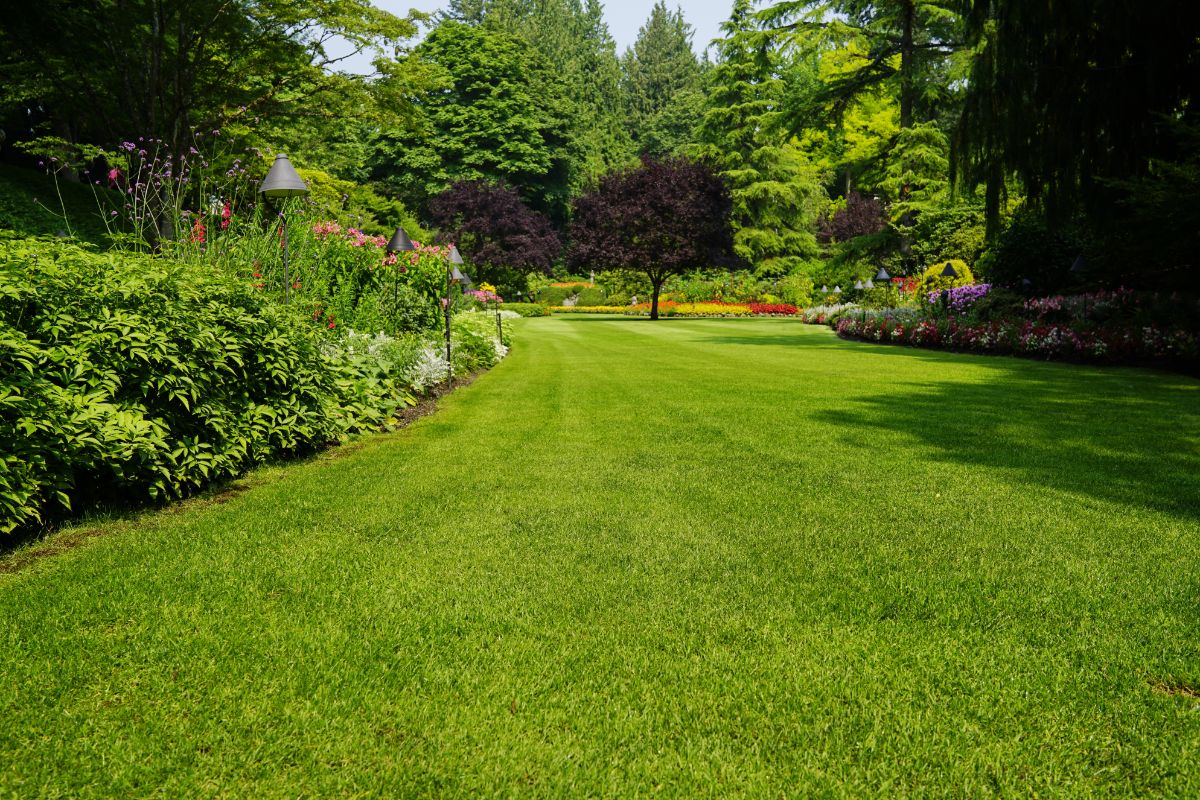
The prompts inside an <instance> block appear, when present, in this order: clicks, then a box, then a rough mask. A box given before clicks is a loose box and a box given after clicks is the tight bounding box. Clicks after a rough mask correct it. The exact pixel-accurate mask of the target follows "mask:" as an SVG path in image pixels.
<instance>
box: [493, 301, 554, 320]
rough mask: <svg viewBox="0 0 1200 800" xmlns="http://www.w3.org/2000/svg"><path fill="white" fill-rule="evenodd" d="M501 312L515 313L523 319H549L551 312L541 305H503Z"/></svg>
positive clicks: (501, 305)
mask: <svg viewBox="0 0 1200 800" xmlns="http://www.w3.org/2000/svg"><path fill="white" fill-rule="evenodd" d="M500 310H501V311H514V312H516V313H518V314H520V315H521V316H522V317H548V316H550V310H549V309H548V308H546V306H544V305H541V304H540V303H501V304H500Z"/></svg>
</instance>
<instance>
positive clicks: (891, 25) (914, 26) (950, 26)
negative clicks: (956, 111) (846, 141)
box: [759, 0, 964, 128]
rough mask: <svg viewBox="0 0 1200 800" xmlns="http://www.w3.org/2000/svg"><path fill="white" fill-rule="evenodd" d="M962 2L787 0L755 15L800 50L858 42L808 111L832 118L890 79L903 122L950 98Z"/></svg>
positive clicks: (921, 117)
mask: <svg viewBox="0 0 1200 800" xmlns="http://www.w3.org/2000/svg"><path fill="white" fill-rule="evenodd" d="M962 4H963V0H785V2H781V3H776V4H774V5H772V6H769V7H768V8H765V9H763V10H762V11H761V12H759V17H760V19H761V20H762V21H763V22H764V23H765V24H766V25H768V26H771V27H772V28H773V29H774V30H775V31H776V32H777V33H781V34H784V35H787V36H788V37H789V38H791V39H792V40H793V41H794V42H795V43H796V44H797V45H799V46H800V47H802V48H808V49H812V48H814V47H815V48H828V47H830V46H833V47H842V46H845V45H846V44H847V43H848V42H850V41H854V40H857V41H860V42H862V43H863V45H864V52H862V54H861V56H860V57H859V58H858V59H857V63H856V64H855V65H854V66H853V67H852V68H850V69H847V70H845V71H843V72H841V73H840V74H838V75H837V76H836V78H835V79H834V80H832V81H830V82H829V83H828V84H827V85H826V86H825V87H824V88H823V91H821V92H819V93H817V94H816V95H814V97H813V101H814V102H813V105H812V107H810V108H808V109H804V111H805V113H808V112H812V111H821V112H824V113H826V114H829V115H832V116H836V115H838V114H840V113H841V112H842V111H844V110H845V109H846V107H847V106H848V105H849V104H850V103H851V102H853V100H854V99H855V98H857V97H858V96H859V94H861V93H862V92H864V91H868V90H869V89H871V88H872V87H875V86H878V85H880V84H891V85H893V86H894V87H895V94H896V96H897V97H898V98H899V102H900V127H901V128H909V127H911V126H912V125H913V124H914V123H916V122H919V121H928V120H930V119H933V118H935V117H936V116H937V115H938V111H939V110H940V107H941V106H943V105H944V104H945V103H946V101H947V100H948V99H949V92H950V88H951V81H950V80H949V77H948V76H949V75H950V72H951V65H950V61H951V59H952V58H953V57H954V55H955V54H956V53H957V52H958V51H959V50H961V49H962V47H963V41H964V39H963V27H962V26H963V20H962V16H961V13H960V12H961V6H962Z"/></svg>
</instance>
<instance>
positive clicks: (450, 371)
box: [446, 264, 454, 391]
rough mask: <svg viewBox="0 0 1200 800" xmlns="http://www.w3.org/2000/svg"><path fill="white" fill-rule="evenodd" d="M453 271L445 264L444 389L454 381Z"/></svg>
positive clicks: (448, 388) (448, 387) (447, 388)
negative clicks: (451, 344) (451, 361)
mask: <svg viewBox="0 0 1200 800" xmlns="http://www.w3.org/2000/svg"><path fill="white" fill-rule="evenodd" d="M452 281H453V273H452V272H451V270H450V265H449V264H446V390H447V391H449V390H450V386H451V384H453V383H454V367H453V366H452V365H451V363H450V284H451V282H452Z"/></svg>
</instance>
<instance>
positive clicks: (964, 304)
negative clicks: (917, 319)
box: [925, 283, 992, 314]
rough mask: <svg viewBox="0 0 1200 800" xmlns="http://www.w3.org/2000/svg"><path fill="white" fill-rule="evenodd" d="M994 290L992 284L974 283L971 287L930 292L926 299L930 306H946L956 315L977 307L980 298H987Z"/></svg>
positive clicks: (957, 287) (956, 287)
mask: <svg viewBox="0 0 1200 800" xmlns="http://www.w3.org/2000/svg"><path fill="white" fill-rule="evenodd" d="M991 290H992V285H991V284H990V283H973V284H971V285H970V286H955V287H953V288H951V289H943V290H941V291H937V292H929V293H928V294H926V295H925V299H926V300H927V301H928V302H929V304H930V305H939V304H942V303H945V304H946V307H947V308H949V309H950V310H951V311H954V312H956V313H959V314H961V313H963V312H964V311H966V310H967V309H969V308H970V307H971V306H973V305H975V303H976V301H978V300H979V299H980V298H982V297H985V296H987V293H988V292H990V291H991Z"/></svg>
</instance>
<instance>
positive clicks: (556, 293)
mask: <svg viewBox="0 0 1200 800" xmlns="http://www.w3.org/2000/svg"><path fill="white" fill-rule="evenodd" d="M575 293H576V290H575V288H574V287H566V286H548V287H546V288H545V289H543V290H542V291H540V292H538V296H537V301H538V302H539V303H541V304H542V305H544V306H561V305H562V304H563V301H564V300H566V299H567V298H568V297H574V296H575Z"/></svg>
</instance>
